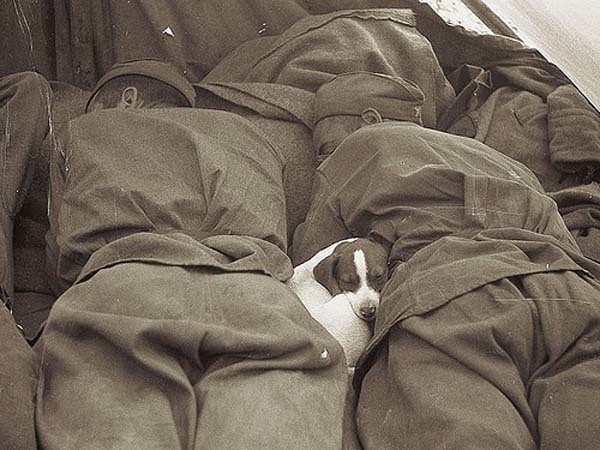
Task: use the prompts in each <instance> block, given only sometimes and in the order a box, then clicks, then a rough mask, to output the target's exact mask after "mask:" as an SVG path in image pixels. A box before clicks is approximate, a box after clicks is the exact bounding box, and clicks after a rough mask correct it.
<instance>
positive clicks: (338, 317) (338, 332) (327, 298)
mask: <svg viewBox="0 0 600 450" xmlns="http://www.w3.org/2000/svg"><path fill="white" fill-rule="evenodd" d="M355 239H356V238H350V239H345V240H343V241H338V242H335V243H334V244H331V245H330V246H329V247H326V248H324V249H323V250H320V251H319V252H317V253H316V254H315V255H314V256H313V257H312V258H310V259H309V260H308V261H306V262H304V263H302V264H300V265H298V266H296V267H295V268H294V275H293V276H292V278H290V279H289V280H288V281H287V285H288V286H289V287H290V288H291V289H292V290H293V291H294V292H295V293H296V295H297V296H298V297H299V298H300V300H301V301H302V303H303V304H304V306H305V307H306V309H307V310H308V312H309V313H310V314H311V316H313V317H314V318H315V319H316V320H317V321H318V322H319V323H320V324H321V325H323V326H324V327H325V329H326V330H327V331H329V333H330V334H331V335H332V336H333V337H334V338H336V339H337V340H338V342H339V343H340V344H341V346H342V348H343V349H344V353H345V354H346V360H347V363H348V366H349V367H354V366H355V365H356V361H357V360H358V358H359V356H360V355H361V353H362V351H363V350H364V348H365V346H366V345H367V343H368V342H369V339H370V338H371V335H372V333H371V328H370V327H369V324H368V323H367V322H366V321H365V320H362V319H361V318H360V317H359V316H358V315H357V314H356V313H355V312H354V310H353V308H352V304H351V302H350V298H349V297H348V293H346V292H342V293H341V294H337V295H334V296H332V295H331V294H330V293H329V291H328V290H327V289H326V288H325V287H324V286H323V285H322V284H320V283H319V282H318V281H317V280H315V277H314V274H313V269H314V268H315V266H316V265H317V264H318V263H319V262H320V261H321V260H323V259H324V258H325V257H327V256H329V255H330V254H331V253H332V252H333V250H334V249H335V247H337V246H338V245H339V244H340V243H342V242H351V241H354V240H355ZM362 264H365V263H364V255H363V262H362ZM352 294H356V293H352Z"/></svg>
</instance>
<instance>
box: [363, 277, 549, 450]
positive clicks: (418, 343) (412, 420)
mask: <svg viewBox="0 0 600 450" xmlns="http://www.w3.org/2000/svg"><path fill="white" fill-rule="evenodd" d="M514 294H515V290H514V289H513V286H512V285H511V283H510V282H508V281H501V282H499V283H497V284H493V285H488V286H486V287H485V288H481V289H479V290H476V291H472V292H470V293H468V294H466V295H464V296H462V297H459V298H457V299H454V300H452V301H451V302H449V303H448V304H446V305H444V306H442V307H439V308H437V309H436V310H434V311H432V312H429V313H427V314H424V315H422V316H413V317H409V318H407V319H405V320H403V321H401V322H399V323H398V324H397V325H395V326H394V327H393V328H392V330H391V331H390V333H389V336H388V338H387V340H386V341H385V343H384V344H383V347H382V348H381V350H380V352H379V353H378V355H377V357H376V359H375V363H374V365H373V366H372V367H371V368H370V370H369V371H368V372H367V374H366V376H365V378H364V380H363V382H362V389H361V391H360V397H359V404H358V410H357V426H358V431H359V436H360V438H361V441H362V443H363V446H364V447H365V449H367V450H370V449H396V448H410V449H411V450H419V449H423V450H426V449H427V450H433V449H440V450H441V449H444V450H468V449H478V450H485V449H488V450H497V449H506V450H509V449H521V450H534V449H536V444H537V430H536V422H535V417H534V415H533V414H532V411H531V410H530V407H529V404H528V399H527V392H526V389H525V381H524V380H527V378H528V371H529V368H530V367H534V366H535V364H536V358H537V356H536V355H533V354H532V352H531V349H533V348H536V347H539V345H538V344H539V342H538V341H537V338H536V336H537V325H536V324H535V320H534V314H533V311H532V309H531V307H530V305H529V304H528V303H527V302H506V303H505V302H500V301H496V298H513V296H514Z"/></svg>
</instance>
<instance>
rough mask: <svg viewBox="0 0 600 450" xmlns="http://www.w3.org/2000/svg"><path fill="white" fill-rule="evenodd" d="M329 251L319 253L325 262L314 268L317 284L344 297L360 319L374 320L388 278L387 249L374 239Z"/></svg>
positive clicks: (341, 244) (348, 242)
mask: <svg viewBox="0 0 600 450" xmlns="http://www.w3.org/2000/svg"><path fill="white" fill-rule="evenodd" d="M325 250H326V251H325V252H324V251H321V252H319V253H317V255H318V256H319V257H320V258H321V259H320V261H318V262H317V263H316V265H315V266H314V268H313V274H314V277H315V280H317V281H318V282H319V283H321V284H322V285H323V286H325V288H327V290H328V291H329V293H330V294H331V295H338V294H344V295H345V296H346V298H347V299H348V301H349V302H350V306H352V310H353V311H354V313H355V314H356V315H357V316H358V317H360V318H361V319H363V320H367V321H370V320H373V319H374V318H375V313H376V311H377V308H378V307H379V293H380V292H381V290H382V289H383V286H384V285H385V283H386V281H387V278H388V264H387V260H388V250H387V248H385V247H384V246H383V245H381V244H379V243H377V242H375V241H372V240H370V239H365V238H351V239H346V240H344V241H340V242H337V243H335V244H333V245H331V246H329V247H327V249H325ZM317 255H315V256H317ZM313 259H314V257H313Z"/></svg>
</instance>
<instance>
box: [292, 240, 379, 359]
mask: <svg viewBox="0 0 600 450" xmlns="http://www.w3.org/2000/svg"><path fill="white" fill-rule="evenodd" d="M387 259H388V250H387V249H386V248H385V247H384V246H383V245H381V244H378V243H376V242H374V241H371V240H369V239H364V238H350V239H345V240H343V241H339V242H335V243H333V244H331V245H330V246H328V247H326V248H324V249H323V250H320V251H319V252H317V253H316V254H315V255H314V256H313V257H312V258H310V259H309V260H308V261H306V262H304V263H302V264H300V265H298V266H296V267H295V268H294V275H293V276H292V278H291V279H290V280H288V282H287V284H288V286H289V287H290V288H291V289H292V290H293V291H294V292H295V293H296V294H297V295H298V297H299V298H300V300H301V301H302V303H303V304H304V306H305V307H306V308H307V310H308V311H309V313H310V314H311V315H312V316H313V317H314V318H315V319H316V320H317V321H318V322H320V323H321V325H323V326H324V327H325V328H326V329H327V330H328V331H329V332H330V333H331V334H332V335H333V336H334V337H335V338H336V339H337V340H338V341H339V342H340V344H341V345H342V347H343V348H344V352H345V354H346V359H347V361H348V365H349V366H351V367H353V366H354V364H355V363H356V360H357V359H358V357H359V356H360V354H361V353H362V350H363V349H364V347H365V345H366V344H367V342H368V341H369V339H370V337H371V334H372V332H371V327H370V326H369V322H370V321H372V320H373V319H374V318H375V314H376V311H377V307H378V306H379V293H380V291H381V289H382V288H383V286H384V284H385V282H386V281H387V276H388V271H387Z"/></svg>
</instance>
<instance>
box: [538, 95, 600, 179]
mask: <svg viewBox="0 0 600 450" xmlns="http://www.w3.org/2000/svg"><path fill="white" fill-rule="evenodd" d="M548 141H549V149H550V159H551V160H552V163H553V164H555V165H556V166H557V167H559V168H560V169H561V170H562V171H563V172H568V173H578V174H582V175H584V176H586V175H588V176H589V175H592V174H593V173H594V172H596V171H598V169H600V116H599V115H598V113H597V112H596V111H595V110H594V109H593V108H592V106H591V105H590V104H589V102H588V101H587V100H586V99H585V97H584V96H583V95H582V94H581V93H580V92H579V91H578V90H577V88H576V87H575V86H573V85H572V84H568V85H564V86H560V87H558V88H557V89H556V90H555V91H553V92H552V93H551V94H550V95H548Z"/></svg>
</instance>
